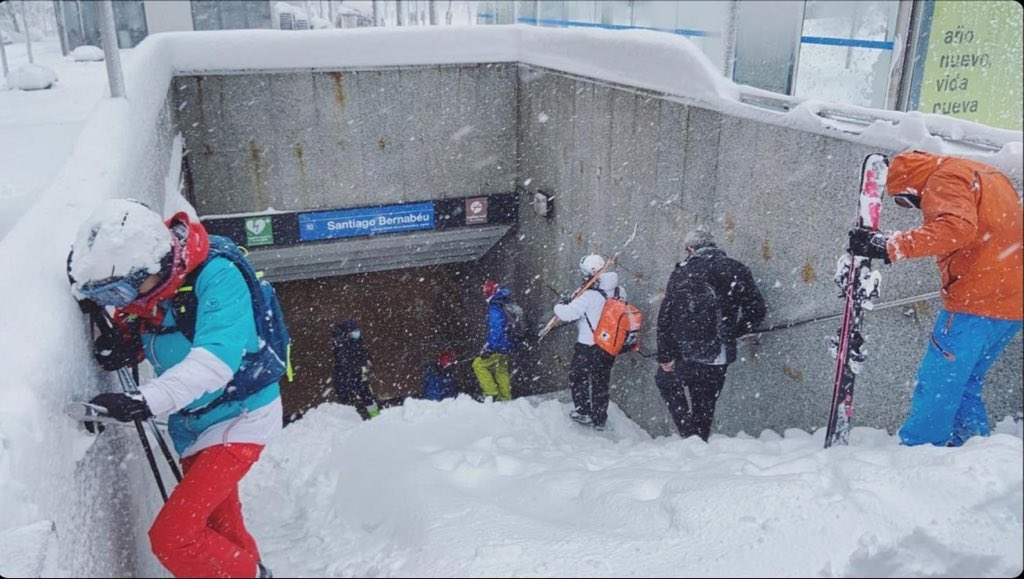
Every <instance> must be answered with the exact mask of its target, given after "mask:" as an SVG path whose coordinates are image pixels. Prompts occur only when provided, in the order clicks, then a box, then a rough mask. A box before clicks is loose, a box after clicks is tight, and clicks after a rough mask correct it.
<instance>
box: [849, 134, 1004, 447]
mask: <svg viewBox="0 0 1024 579" xmlns="http://www.w3.org/2000/svg"><path fill="white" fill-rule="evenodd" d="M886 190H887V192H888V194H889V195H891V196H893V197H894V200H895V202H896V204H897V205H900V206H902V207H914V208H918V209H920V210H921V213H922V215H923V217H924V223H923V224H922V225H921V226H920V227H917V228H914V229H911V230H908V231H898V232H895V233H882V232H877V231H869V230H861V229H854V230H852V231H851V232H850V250H851V251H852V252H853V253H854V254H855V255H861V256H865V257H870V258H879V259H883V260H885V262H886V263H891V262H895V261H901V260H904V259H917V258H920V257H927V256H934V257H935V258H936V263H937V265H938V266H939V270H940V272H941V278H942V289H941V292H940V294H941V296H942V301H943V306H944V308H943V309H942V310H941V311H940V312H939V315H938V319H936V321H935V327H934V329H933V331H932V334H931V338H930V343H929V345H928V349H927V352H926V353H925V355H924V359H923V360H922V362H921V366H920V367H919V369H918V372H917V379H916V381H915V385H914V395H913V400H912V401H911V406H910V413H909V415H908V416H907V419H906V422H904V424H903V427H902V428H901V429H900V431H899V436H900V440H901V441H902V442H903V444H906V445H918V444H933V445H937V446H943V445H945V446H960V445H961V444H963V443H964V441H966V440H967V439H968V438H970V437H971V436H975V435H981V436H986V435H988V434H989V432H990V429H989V425H988V415H987V411H986V409H985V403H984V401H983V400H982V397H981V396H982V389H983V385H984V379H985V374H986V373H987V372H988V370H989V368H991V367H992V364H993V363H994V362H995V360H996V358H998V357H999V354H1000V353H1001V352H1002V351H1003V349H1005V348H1006V346H1007V344H1008V343H1009V342H1010V340H1011V339H1013V337H1014V336H1015V335H1016V334H1017V332H1019V331H1020V329H1021V324H1022V319H1024V292H1022V284H1024V281H1022V273H1024V268H1022V257H1024V253H1022V249H1021V244H1022V223H1024V221H1022V209H1021V198H1020V195H1019V194H1018V193H1017V192H1016V191H1015V190H1014V188H1013V185H1012V184H1011V183H1010V180H1009V179H1008V178H1007V177H1006V175H1004V174H1002V173H1000V172H999V171H998V170H996V169H995V168H993V167H990V166H988V165H984V164H982V163H978V162H975V161H970V160H967V159H961V158H957V157H947V156H941V155H935V154H932V153H925V152H922V151H907V152H903V153H900V154H898V155H896V156H895V157H894V158H893V159H892V160H891V162H890V164H889V175H888V178H887V180H886Z"/></svg>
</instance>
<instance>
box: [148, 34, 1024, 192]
mask: <svg viewBox="0 0 1024 579" xmlns="http://www.w3.org/2000/svg"><path fill="white" fill-rule="evenodd" d="M147 42H159V43H163V44H166V45H169V46H168V47H167V48H166V49H165V50H164V52H165V53H167V54H168V57H169V62H167V64H168V65H169V66H170V67H171V69H173V70H175V71H178V72H179V73H182V74H201V73H217V72H231V71H238V70H287V69H304V70H305V69H319V68H325V69H337V68H339V67H345V68H359V67H376V66H397V65H406V66H415V65H433V64H464V63H480V62H487V63H490V62H494V63H497V62H520V63H524V64H528V65H532V66H535V67H540V68H545V69H551V70H555V71H558V72H562V73H567V74H574V75H581V76H586V77H590V78H593V79H596V80H599V81H604V82H608V83H614V84H619V85H624V86H631V87H636V88H640V89H646V90H650V91H654V92H656V93H662V94H664V95H665V96H664V98H668V99H671V100H677V101H680V102H683V103H686V104H694V105H698V106H701V107H705V108H709V109H711V110H716V111H720V112H723V113H726V114H729V115H734V116H738V117H742V118H747V119H753V120H758V121H761V122H766V123H770V124H775V125H781V126H787V127H793V128H796V129H800V130H803V131H807V132H811V133H815V134H825V135H830V136H836V132H837V131H839V132H841V133H842V135H841V136H843V137H844V138H848V139H852V140H856V141H858V142H862V143H864V144H866V145H870V146H872V147H883V148H887V149H894V150H899V149H905V148H920V149H923V150H928V151H931V152H935V153H939V154H949V155H961V156H966V157H970V158H973V159H977V160H979V161H982V162H987V163H991V164H993V165H995V166H996V167H997V168H999V169H1000V170H1002V171H1004V172H1006V173H1007V174H1009V175H1010V176H1011V177H1012V178H1015V179H1020V178H1021V177H1022V176H1024V159H1022V158H1021V156H1020V155H1014V154H1013V150H1014V146H1015V144H1019V143H1021V142H1022V141H1024V133H1022V132H1021V131H1008V130H1003V129H996V128H993V127H987V126H985V125H981V124H978V123H973V122H970V121H964V120H961V119H955V118H952V117H944V116H941V115H933V114H922V113H917V112H911V113H904V112H899V111H885V110H880V109H872V108H867V107H861V106H856V105H843V104H836V103H827V102H823V101H820V100H814V99H802V98H796V97H789V96H783V95H778V94H775V93H771V92H768V91H764V90H761V89H757V88H753V87H749V86H742V85H736V84H734V83H733V82H731V81H729V80H727V79H726V78H724V77H723V76H722V75H721V74H720V73H719V71H718V70H717V69H716V67H715V66H714V65H713V64H712V63H711V62H710V60H709V59H708V58H707V56H705V55H704V53H703V52H702V51H701V50H700V48H698V47H697V45H695V44H694V43H693V42H691V41H690V40H688V39H686V38H683V37H681V36H677V35H671V34H664V33H660V32H656V31H650V30H625V31H614V30H598V29H554V28H545V27H536V26H523V25H515V26H446V27H427V26H424V27H407V28H387V29H383V30H382V29H374V28H362V29H354V30H313V31H309V32H306V33H303V34H302V35H300V36H294V35H292V34H290V33H288V32H287V31H276V30H230V31H218V32H204V33H203V34H201V35H197V34H190V33H170V34H161V35H159V36H158V37H151V38H150V39H148V40H147ZM171 47H173V48H171ZM668 71H670V72H668ZM524 82H526V81H524ZM165 84H166V83H165ZM759 99H760V100H768V101H770V102H775V103H779V104H781V105H784V108H785V109H788V110H782V111H779V110H772V109H769V108H764V107H761V106H757V105H755V104H750V103H751V102H753V101H755V100H759ZM837 115H838V116H843V115H846V116H850V117H854V118H860V119H868V120H867V121H861V122H858V123H848V122H842V121H838V120H836V119H835V118H833V117H836V116H837ZM906 119H915V120H914V122H919V123H920V124H921V130H922V131H923V132H924V133H926V135H921V134H920V133H919V132H908V131H907V129H906V126H905V125H904V126H901V124H903V121H905V120H906ZM872 122H877V126H876V128H875V129H873V130H872V131H870V132H869V133H868V134H862V131H863V130H864V129H865V127H867V126H870V125H871V124H872ZM939 136H942V137H944V138H939ZM976 144H981V146H980V148H979V146H977V145H976ZM1016 146H1018V147H1019V145H1016ZM1007 147H1010V148H1011V151H1009V152H1007V151H1005V149H1006V148H1007Z"/></svg>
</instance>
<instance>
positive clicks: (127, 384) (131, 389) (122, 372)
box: [117, 368, 182, 482]
mask: <svg viewBox="0 0 1024 579" xmlns="http://www.w3.org/2000/svg"><path fill="white" fill-rule="evenodd" d="M117 377H118V378H120V380H121V388H122V389H123V390H124V391H125V392H126V393H129V394H136V393H138V392H139V387H138V385H137V384H136V382H135V379H134V378H133V377H132V375H131V374H129V373H128V369H127V368H119V369H118V370H117ZM146 422H148V423H149V429H150V430H151V431H152V432H153V436H155V437H156V443H157V444H158V445H160V451H161V452H163V454H164V458H165V459H166V460H167V465H168V466H169V467H171V473H173V474H174V478H175V479H176V480H177V481H178V482H181V478H182V477H181V470H180V469H179V468H178V463H177V461H175V460H174V455H173V454H171V449H170V447H169V446H168V445H167V441H166V440H165V439H164V436H163V434H161V433H160V429H159V428H158V427H157V424H156V419H155V418H153V417H150V418H149V419H148V420H146Z"/></svg>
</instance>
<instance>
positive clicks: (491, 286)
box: [483, 279, 498, 299]
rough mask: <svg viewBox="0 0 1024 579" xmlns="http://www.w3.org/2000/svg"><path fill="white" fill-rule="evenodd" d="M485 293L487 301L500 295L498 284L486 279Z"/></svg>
mask: <svg viewBox="0 0 1024 579" xmlns="http://www.w3.org/2000/svg"><path fill="white" fill-rule="evenodd" d="M483 292H484V298H485V299H491V296H493V295H494V294H496V293H498V282H496V281H494V280H493V279H485V280H484V287H483Z"/></svg>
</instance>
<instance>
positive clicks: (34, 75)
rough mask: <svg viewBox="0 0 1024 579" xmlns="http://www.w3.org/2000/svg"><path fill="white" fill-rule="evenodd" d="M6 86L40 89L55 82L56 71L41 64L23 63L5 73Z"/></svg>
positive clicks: (21, 88) (48, 86)
mask: <svg viewBox="0 0 1024 579" xmlns="http://www.w3.org/2000/svg"><path fill="white" fill-rule="evenodd" d="M6 81H7V88H9V89H20V90H42V89H47V88H50V87H51V86H53V85H54V83H56V82H57V73H55V72H53V69H52V68H50V67H47V66H43V65H41V64H23V65H21V66H19V67H18V68H16V69H14V70H12V71H11V72H10V74H8V75H7V78H6Z"/></svg>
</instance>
